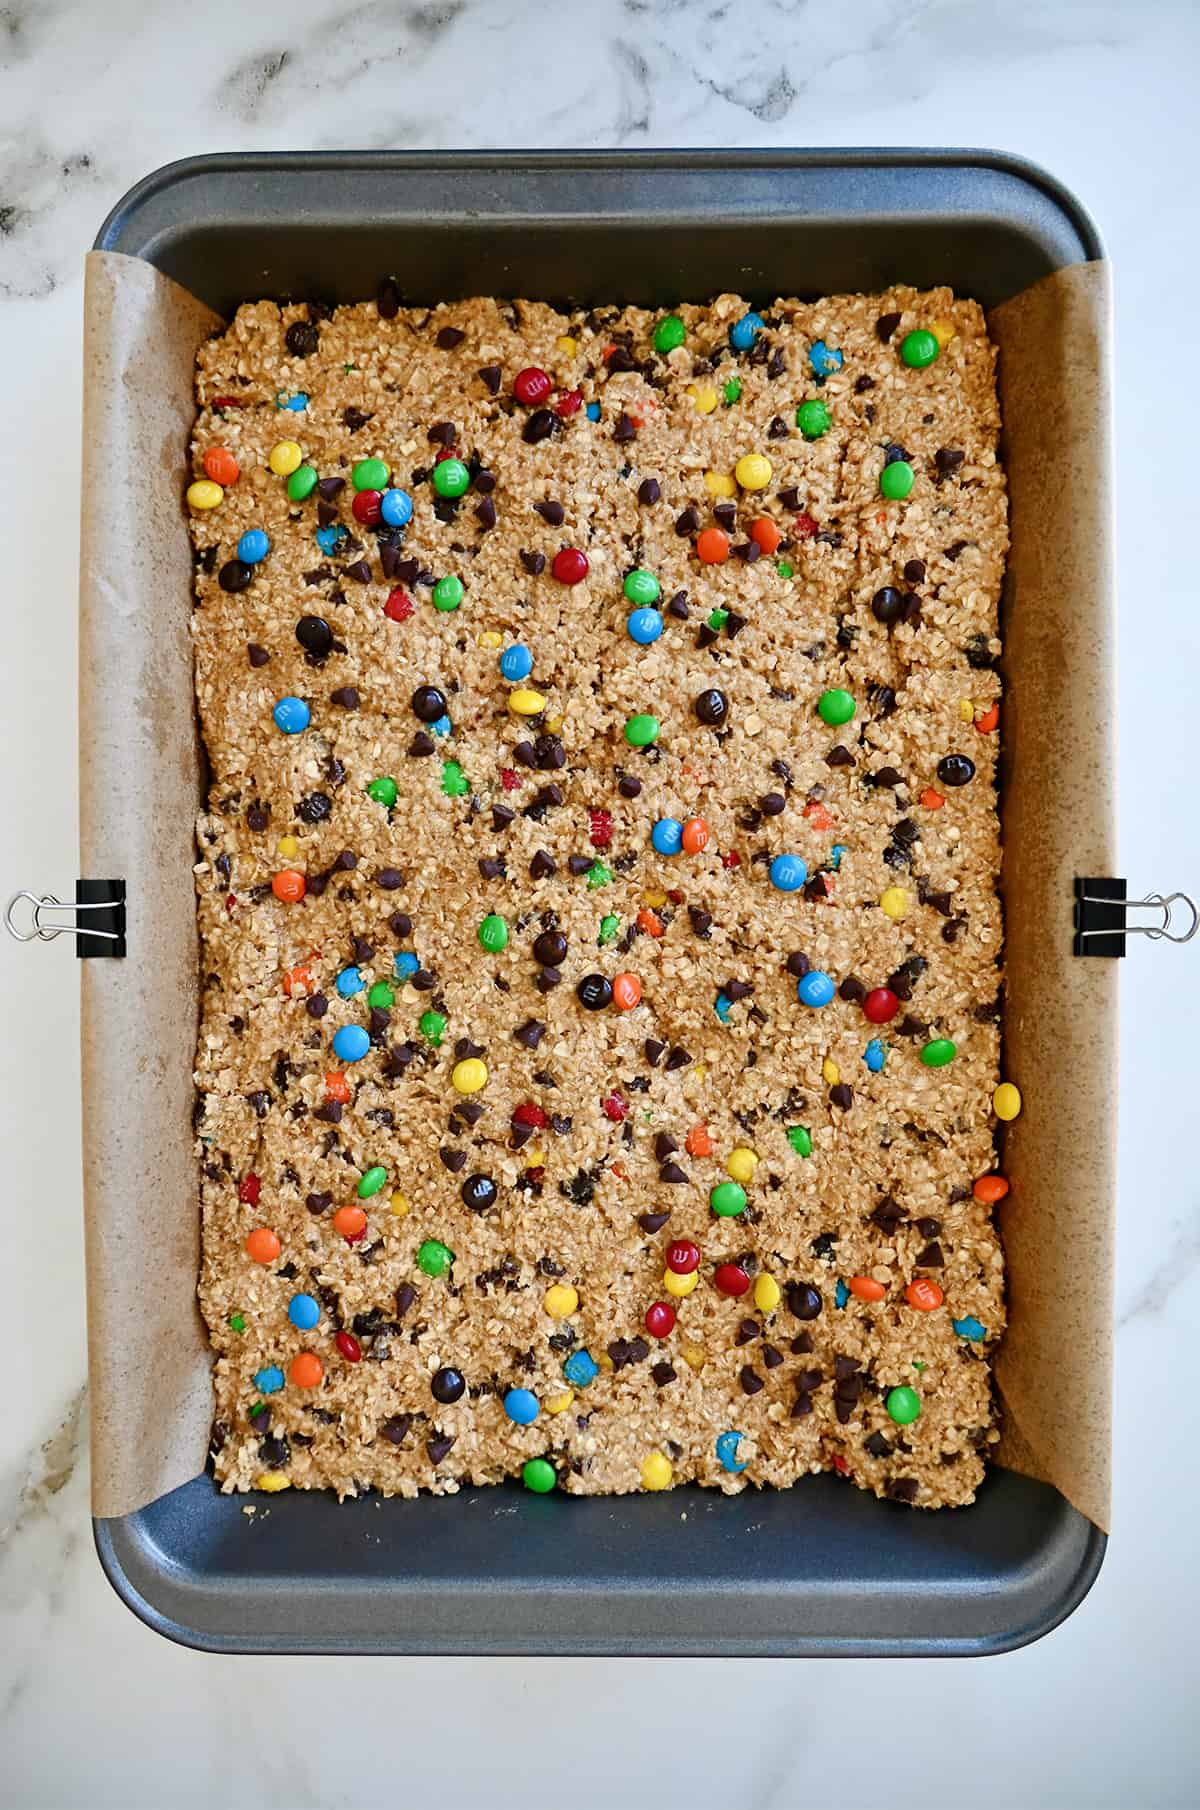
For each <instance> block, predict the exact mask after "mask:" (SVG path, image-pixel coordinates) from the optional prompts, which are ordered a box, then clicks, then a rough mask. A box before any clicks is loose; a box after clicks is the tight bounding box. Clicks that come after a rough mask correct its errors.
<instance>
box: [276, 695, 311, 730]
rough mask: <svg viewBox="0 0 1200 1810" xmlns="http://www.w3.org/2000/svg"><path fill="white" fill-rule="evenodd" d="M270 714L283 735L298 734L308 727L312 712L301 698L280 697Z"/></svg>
mask: <svg viewBox="0 0 1200 1810" xmlns="http://www.w3.org/2000/svg"><path fill="white" fill-rule="evenodd" d="M271 715H272V717H273V718H274V719H275V727H276V729H281V730H282V731H283V733H284V735H300V734H301V733H302V732H303V731H304V730H305V729H307V728H308V725H309V721H310V719H311V716H312V712H311V711H310V710H309V708H308V705H307V704H306V703H305V702H304V699H303V698H280V700H279V702H278V703H277V704H276V706H275V708H274V710H273V711H272V712H271Z"/></svg>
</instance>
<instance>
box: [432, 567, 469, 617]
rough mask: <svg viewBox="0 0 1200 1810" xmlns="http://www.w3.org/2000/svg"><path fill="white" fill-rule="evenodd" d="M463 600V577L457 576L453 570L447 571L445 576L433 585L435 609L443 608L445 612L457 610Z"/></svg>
mask: <svg viewBox="0 0 1200 1810" xmlns="http://www.w3.org/2000/svg"><path fill="white" fill-rule="evenodd" d="M462 600H463V581H462V579H461V578H456V577H455V576H454V574H453V572H447V574H446V576H445V577H444V578H439V579H438V581H437V583H436V584H435V585H434V587H433V607H434V609H435V610H441V611H442V612H443V614H445V613H446V612H448V611H450V610H456V609H457V608H458V606H459V604H460V603H461V602H462Z"/></svg>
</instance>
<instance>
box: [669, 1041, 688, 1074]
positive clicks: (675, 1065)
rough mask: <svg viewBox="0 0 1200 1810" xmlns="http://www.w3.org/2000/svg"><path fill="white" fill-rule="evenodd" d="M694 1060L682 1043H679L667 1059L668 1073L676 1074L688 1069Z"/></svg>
mask: <svg viewBox="0 0 1200 1810" xmlns="http://www.w3.org/2000/svg"><path fill="white" fill-rule="evenodd" d="M691 1060H692V1058H691V1056H690V1055H689V1054H688V1052H687V1050H685V1049H684V1047H683V1045H682V1044H681V1043H677V1044H676V1045H675V1047H674V1049H673V1050H672V1051H671V1053H670V1055H669V1056H668V1057H667V1073H668V1074H669V1075H672V1074H676V1073H678V1071H679V1070H680V1069H681V1068H687V1066H688V1064H689V1063H690V1062H691Z"/></svg>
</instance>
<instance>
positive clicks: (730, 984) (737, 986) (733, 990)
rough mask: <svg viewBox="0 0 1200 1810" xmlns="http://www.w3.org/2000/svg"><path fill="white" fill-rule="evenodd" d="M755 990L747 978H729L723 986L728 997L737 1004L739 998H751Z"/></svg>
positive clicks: (723, 990)
mask: <svg viewBox="0 0 1200 1810" xmlns="http://www.w3.org/2000/svg"><path fill="white" fill-rule="evenodd" d="M753 991H754V988H753V987H752V986H751V985H750V983H749V981H747V980H727V981H726V982H725V985H724V987H723V988H722V992H723V993H724V994H725V997H726V999H728V1000H729V1001H731V1003H733V1004H735V1005H736V1004H737V1001H738V1000H739V999H749V997H750V995H751V993H753Z"/></svg>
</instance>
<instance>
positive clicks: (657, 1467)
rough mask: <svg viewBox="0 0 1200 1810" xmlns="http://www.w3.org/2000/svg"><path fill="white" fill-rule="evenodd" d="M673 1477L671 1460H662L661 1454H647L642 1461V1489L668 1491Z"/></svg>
mask: <svg viewBox="0 0 1200 1810" xmlns="http://www.w3.org/2000/svg"><path fill="white" fill-rule="evenodd" d="M674 1475H675V1473H674V1471H673V1470H672V1469H671V1460H670V1459H669V1458H664V1457H663V1455H662V1453H661V1452H649V1453H647V1455H646V1457H645V1458H643V1459H642V1488H643V1489H654V1490H656V1489H670V1487H671V1479H672V1477H673V1476H674Z"/></svg>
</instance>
